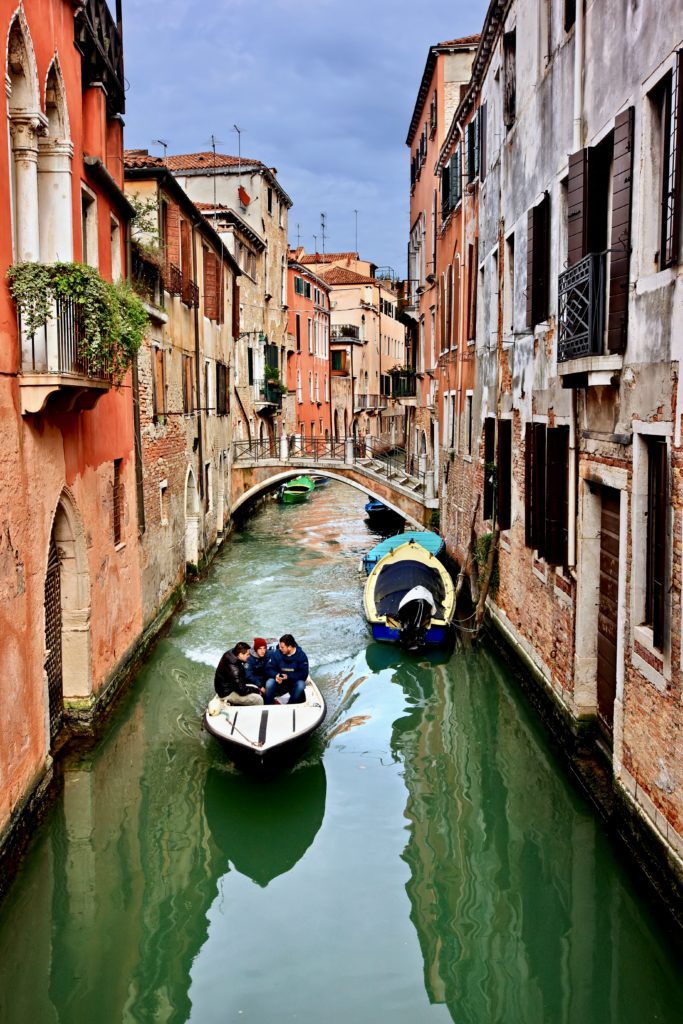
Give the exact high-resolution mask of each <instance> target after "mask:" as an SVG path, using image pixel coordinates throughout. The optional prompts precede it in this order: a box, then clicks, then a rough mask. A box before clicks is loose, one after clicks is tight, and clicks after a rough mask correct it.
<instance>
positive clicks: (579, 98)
mask: <svg viewBox="0 0 683 1024" xmlns="http://www.w3.org/2000/svg"><path fill="white" fill-rule="evenodd" d="M584 19H585V15H584V0H578V3H577V5H576V23H575V26H574V135H573V140H572V141H573V147H572V148H573V152H574V153H577V152H578V151H579V150H580V149H581V147H582V144H583V70H584V61H585V51H584ZM576 419H577V397H576V390H575V389H574V388H572V389H571V414H570V416H569V485H568V492H569V493H568V495H567V499H568V502H567V503H568V505H569V516H568V523H567V562H568V565H569V567H570V568H571V569H573V570H574V571H572V572H571V575H572V576H573V578H574V579H575V578H576V571H575V567H576V549H577V543H576V519H577V514H578V510H577V494H578V486H577V484H578V479H577V478H578V472H579V460H578V452H577V450H576Z"/></svg>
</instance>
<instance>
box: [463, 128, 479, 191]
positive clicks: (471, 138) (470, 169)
mask: <svg viewBox="0 0 683 1024" xmlns="http://www.w3.org/2000/svg"><path fill="white" fill-rule="evenodd" d="M465 154H466V160H467V180H468V182H469V181H474V179H475V178H476V177H477V176H478V174H479V111H477V113H476V114H475V115H474V117H473V118H472V120H471V121H470V123H469V124H468V125H467V126H466V127H465Z"/></svg>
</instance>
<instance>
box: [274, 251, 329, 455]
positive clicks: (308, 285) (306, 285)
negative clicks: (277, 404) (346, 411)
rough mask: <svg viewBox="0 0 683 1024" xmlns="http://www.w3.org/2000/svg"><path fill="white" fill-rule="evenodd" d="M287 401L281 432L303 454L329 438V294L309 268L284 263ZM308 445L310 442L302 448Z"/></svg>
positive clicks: (292, 263) (294, 260)
mask: <svg viewBox="0 0 683 1024" xmlns="http://www.w3.org/2000/svg"><path fill="white" fill-rule="evenodd" d="M287 305H288V307H289V330H288V339H289V340H288V346H287V380H286V383H287V392H288V393H287V397H286V399H285V407H284V409H283V417H282V419H283V430H284V432H285V433H286V434H287V436H288V437H290V438H291V437H292V436H293V437H294V440H295V445H296V446H299V447H301V448H302V449H303V450H307V447H308V448H314V447H315V441H316V438H317V439H318V440H320V439H322V440H323V441H327V440H329V439H330V437H331V436H332V404H331V401H330V394H331V386H330V377H331V373H330V370H331V360H330V293H329V289H328V287H327V285H326V284H325V282H324V281H323V280H322V278H321V277H318V275H317V274H314V273H313V271H312V270H310V269H309V268H308V267H306V266H304V265H303V264H301V263H298V262H297V261H296V259H295V258H294V257H290V260H289V282H288V298H287ZM307 442H309V444H308V446H307Z"/></svg>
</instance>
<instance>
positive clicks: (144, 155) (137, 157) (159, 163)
mask: <svg viewBox="0 0 683 1024" xmlns="http://www.w3.org/2000/svg"><path fill="white" fill-rule="evenodd" d="M123 165H124V167H135V168H139V167H163V166H164V161H163V160H162V159H161V157H160V156H152V155H151V154H150V153H148V152H147V150H146V149H124V151H123Z"/></svg>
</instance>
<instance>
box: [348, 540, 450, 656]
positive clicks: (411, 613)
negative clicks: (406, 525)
mask: <svg viewBox="0 0 683 1024" xmlns="http://www.w3.org/2000/svg"><path fill="white" fill-rule="evenodd" d="M363 606H364V609H365V615H366V618H367V620H368V622H369V623H370V625H371V626H372V636H373V639H374V640H384V641H388V642H391V643H399V644H401V645H402V646H404V647H407V648H408V649H409V650H415V649H416V648H419V647H422V646H424V645H430V646H431V645H436V646H443V645H445V644H447V643H449V641H450V639H451V635H452V634H451V623H452V621H453V615H454V613H455V588H454V586H453V580H452V579H451V577H450V575H449V573H448V571H447V570H446V568H445V566H444V565H443V564H442V563H441V562H440V561H439V559H438V558H437V557H436V556H435V555H433V554H432V553H431V552H429V551H427V550H426V549H425V548H423V547H422V546H421V545H420V544H417V543H416V542H415V541H413V540H411V541H408V542H406V543H404V544H400V545H398V546H397V547H395V548H393V550H391V551H389V552H388V553H387V554H386V555H385V556H384V557H383V558H381V559H380V560H379V562H378V563H377V564H376V565H375V567H374V569H372V571H371V573H370V575H369V576H368V579H367V582H366V584H365V591H364V594H363Z"/></svg>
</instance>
